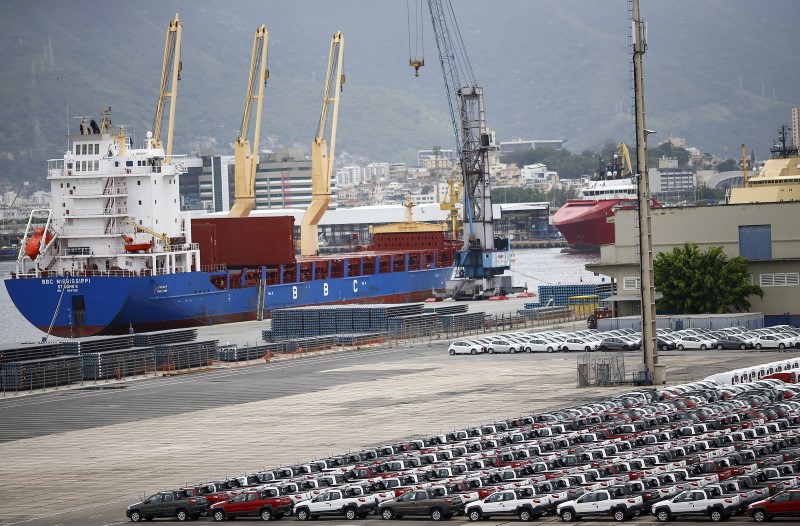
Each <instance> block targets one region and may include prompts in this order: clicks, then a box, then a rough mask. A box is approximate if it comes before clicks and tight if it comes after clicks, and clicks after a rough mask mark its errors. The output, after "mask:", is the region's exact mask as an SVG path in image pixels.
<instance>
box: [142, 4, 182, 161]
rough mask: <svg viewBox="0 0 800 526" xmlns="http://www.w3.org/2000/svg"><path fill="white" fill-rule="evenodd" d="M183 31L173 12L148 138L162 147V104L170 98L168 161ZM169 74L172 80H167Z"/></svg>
mask: <svg viewBox="0 0 800 526" xmlns="http://www.w3.org/2000/svg"><path fill="white" fill-rule="evenodd" d="M182 32H183V24H181V21H180V20H179V18H178V13H175V19H174V20H171V21H170V23H169V27H168V28H167V41H166V44H165V46H164V64H163V66H162V68H161V90H160V91H159V96H158V105H157V106H156V116H155V118H154V119H153V136H152V137H151V138H150V147H151V148H162V147H163V146H162V142H161V126H162V123H163V121H164V106H165V105H166V101H167V99H169V100H170V104H169V123H168V125H167V146H166V148H165V149H164V153H165V156H166V159H165V162H167V163H169V162H170V159H171V158H172V134H173V131H174V124H175V103H176V102H177V98H178V81H179V80H180V79H181V69H182V68H183V63H182V62H181V34H182ZM170 76H171V77H172V82H170V81H169V79H170ZM168 83H169V84H170V86H169V91H167V84H168Z"/></svg>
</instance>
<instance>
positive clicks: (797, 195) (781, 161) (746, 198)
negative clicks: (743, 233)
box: [729, 126, 800, 204]
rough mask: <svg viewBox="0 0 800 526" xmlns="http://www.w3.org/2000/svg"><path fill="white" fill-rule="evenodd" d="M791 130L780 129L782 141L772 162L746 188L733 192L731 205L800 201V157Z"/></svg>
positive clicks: (766, 163)
mask: <svg viewBox="0 0 800 526" xmlns="http://www.w3.org/2000/svg"><path fill="white" fill-rule="evenodd" d="M787 130H788V129H787V127H786V126H782V127H781V128H780V129H779V130H778V141H777V142H776V143H775V144H774V145H773V147H772V148H771V152H772V159H769V160H767V162H765V163H764V167H763V168H762V169H761V171H760V172H759V174H758V175H757V176H755V177H753V178H752V179H750V180H748V181H747V182H746V183H745V187H744V188H733V189H731V196H730V201H729V202H730V203H731V204H741V203H777V202H780V201H798V200H800V154H798V150H797V145H792V144H789V139H788V136H789V134H788V132H787Z"/></svg>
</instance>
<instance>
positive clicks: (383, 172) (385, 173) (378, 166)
mask: <svg viewBox="0 0 800 526" xmlns="http://www.w3.org/2000/svg"><path fill="white" fill-rule="evenodd" d="M388 178H389V163H369V164H368V165H367V166H366V167H365V168H364V182H366V183H377V182H378V181H380V180H382V179H384V180H385V179H388Z"/></svg>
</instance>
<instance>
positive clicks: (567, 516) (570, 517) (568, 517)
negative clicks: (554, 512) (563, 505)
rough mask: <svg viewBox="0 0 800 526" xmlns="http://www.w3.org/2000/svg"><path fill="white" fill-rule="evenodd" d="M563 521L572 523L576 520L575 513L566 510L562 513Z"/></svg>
mask: <svg viewBox="0 0 800 526" xmlns="http://www.w3.org/2000/svg"><path fill="white" fill-rule="evenodd" d="M561 520H562V521H564V522H572V521H574V520H575V512H574V511H572V510H571V509H566V510H564V511H562V512H561Z"/></svg>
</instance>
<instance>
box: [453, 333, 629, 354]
mask: <svg viewBox="0 0 800 526" xmlns="http://www.w3.org/2000/svg"><path fill="white" fill-rule="evenodd" d="M640 340H641V335H638V333H636V332H635V331H633V330H631V329H619V330H616V331H607V332H602V333H600V332H598V331H597V330H595V329H586V330H582V331H574V332H569V333H564V332H561V331H544V332H536V333H527V332H508V333H504V334H499V335H494V336H486V337H476V338H472V339H463V340H456V341H454V342H453V343H451V344H450V346H449V347H448V353H450V354H451V355H454V354H482V353H489V354H494V353H518V352H548V353H552V352H559V351H585V352H592V351H598V350H604V351H605V350H625V351H628V350H634V349H638V348H639V346H640Z"/></svg>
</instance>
